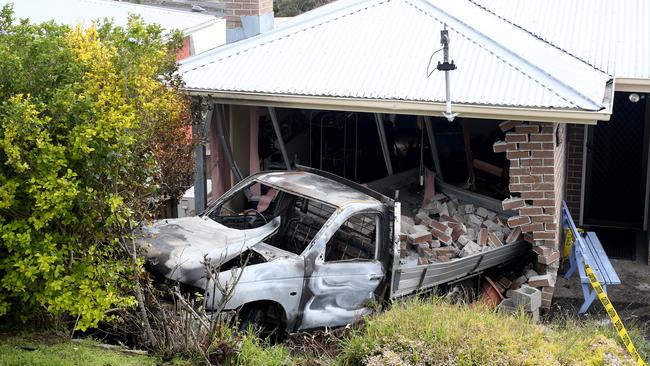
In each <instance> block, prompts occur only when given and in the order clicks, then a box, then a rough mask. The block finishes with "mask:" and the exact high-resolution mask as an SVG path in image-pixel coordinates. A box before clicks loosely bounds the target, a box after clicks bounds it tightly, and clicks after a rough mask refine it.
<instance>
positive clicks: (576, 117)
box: [185, 84, 614, 125]
mask: <svg viewBox="0 0 650 366" xmlns="http://www.w3.org/2000/svg"><path fill="white" fill-rule="evenodd" d="M613 89H614V88H613V87H612V85H611V84H610V85H609V86H608V93H607V97H606V98H605V102H606V105H608V106H609V107H608V108H607V109H604V110H602V111H595V112H594V111H579V110H569V109H544V108H523V107H508V106H486V105H473V104H458V103H454V111H455V112H457V113H459V114H460V117H461V118H462V117H467V118H483V119H509V120H520V121H535V122H559V123H575V124H590V125H594V124H596V122H597V121H609V117H610V115H611V110H612V109H611V107H612V101H613V98H612V96H613V95H612V94H613ZM185 92H186V93H188V94H189V95H202V96H208V97H209V98H210V99H211V100H212V101H213V102H215V103H224V104H237V105H248V106H264V107H278V108H303V109H324V110H333V111H348V112H368V113H389V114H393V113H395V114H410V115H421V116H435V117H439V116H440V113H442V112H444V111H445V103H438V102H436V103H432V102H417V101H406V100H386V99H362V98H342V97H318V96H301V95H287V94H261V93H246V92H221V91H214V90H201V89H189V88H188V89H185Z"/></svg>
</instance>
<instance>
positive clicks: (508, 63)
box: [403, 0, 577, 107]
mask: <svg viewBox="0 0 650 366" xmlns="http://www.w3.org/2000/svg"><path fill="white" fill-rule="evenodd" d="M403 1H404V2H406V3H407V4H409V5H411V6H412V7H414V8H415V9H417V10H419V11H421V12H423V13H424V14H426V15H428V16H430V17H432V18H434V19H436V20H437V21H439V22H440V23H443V24H447V26H448V27H449V28H450V29H452V30H454V31H455V32H456V33H457V34H458V35H459V36H461V37H463V38H465V39H467V40H468V41H470V42H472V43H474V44H475V45H477V46H478V47H480V48H481V49H483V50H485V51H487V52H488V53H489V54H491V55H492V56H494V57H496V58H497V59H498V60H499V61H501V62H503V63H504V64H506V65H508V66H510V67H511V68H513V69H515V70H517V71H518V72H519V73H521V74H522V75H524V76H526V77H528V78H529V79H531V80H532V81H534V82H535V83H537V84H539V85H540V86H542V87H543V88H545V89H546V90H548V91H550V92H551V93H553V94H555V95H556V96H558V97H559V98H560V99H562V100H564V101H565V102H567V103H569V104H571V105H574V106H576V107H577V105H576V103H575V102H573V101H571V100H569V99H567V98H566V97H565V96H563V95H561V94H560V93H558V92H557V91H555V90H554V89H552V88H551V87H550V86H548V85H546V84H544V83H542V82H541V81H540V80H538V79H537V78H535V77H533V76H532V75H530V74H529V73H526V72H524V71H523V70H521V69H520V68H519V67H517V66H515V65H513V64H512V63H510V62H508V61H506V60H505V59H504V58H503V57H501V56H499V55H497V54H496V53H494V52H493V51H492V50H490V49H489V48H487V47H486V46H485V45H483V44H480V43H478V42H477V41H475V40H474V39H472V38H470V37H467V36H466V35H465V34H463V33H461V32H459V31H458V29H455V28H454V27H452V26H451V25H449V24H448V23H447V22H444V21H442V20H441V19H438V18H437V17H436V16H434V15H433V14H431V13H428V12H427V11H425V10H424V9H421V8H420V7H418V6H417V5H415V4H414V3H413V2H412V1H411V0H403ZM424 1H426V0H424ZM432 6H433V4H432ZM445 14H447V13H445ZM447 15H448V16H449V17H451V18H453V19H456V18H455V17H453V16H451V15H449V14H447ZM456 20H458V19H456ZM459 22H460V21H459ZM461 23H463V22H461ZM463 24H465V23H463ZM465 25H466V26H467V27H468V28H471V29H472V30H474V31H475V32H476V33H479V32H478V31H476V30H475V29H474V28H472V27H470V26H469V25H467V24H465ZM486 38H489V37H487V36H486ZM493 42H494V43H495V44H499V43H498V42H496V41H493ZM499 46H500V47H501V48H503V46H501V45H500V44H499ZM515 55H516V54H515ZM517 56H518V55H517Z"/></svg>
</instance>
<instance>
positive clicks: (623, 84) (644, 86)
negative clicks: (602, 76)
mask: <svg viewBox="0 0 650 366" xmlns="http://www.w3.org/2000/svg"><path fill="white" fill-rule="evenodd" d="M616 91H622V92H637V93H650V79H637V78H616Z"/></svg>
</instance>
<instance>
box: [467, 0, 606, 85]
mask: <svg viewBox="0 0 650 366" xmlns="http://www.w3.org/2000/svg"><path fill="white" fill-rule="evenodd" d="M468 1H470V2H471V3H473V4H474V5H476V6H478V7H479V8H481V9H483V10H485V11H487V12H488V13H490V14H492V15H494V16H496V17H497V18H499V19H501V20H503V21H504V22H506V23H509V24H512V25H513V26H514V27H517V28H519V29H521V30H523V31H524V32H526V33H528V34H530V35H531V36H533V37H535V38H537V39H539V40H540V41H542V42H544V43H546V44H548V45H550V46H552V47H554V48H556V49H558V50H560V51H562V52H564V53H566V54H567V55H569V56H571V57H573V58H575V59H576V60H580V61H582V62H583V63H584V64H586V65H589V66H591V67H592V68H594V70H597V71H600V72H602V73H605V74H607V75H609V76H613V75H610V74H609V73H608V72H607V71H606V70H603V69H601V68H599V67H598V66H596V65H594V64H592V63H590V62H589V61H587V60H585V59H583V58H582V57H580V56H578V55H575V54H573V53H571V52H569V51H568V50H566V49H564V48H562V47H560V46H558V45H556V44H555V43H552V42H551V41H549V40H547V39H545V38H542V37H541V36H539V35H537V34H535V33H533V32H532V31H530V30H528V29H526V28H524V27H523V26H521V25H519V24H517V23H514V22H512V21H510V20H508V19H506V18H505V17H503V16H501V15H499V14H497V13H496V12H494V11H492V10H491V9H488V8H487V7H486V6H483V5H481V4H479V3H478V2H477V1H476V0H468Z"/></svg>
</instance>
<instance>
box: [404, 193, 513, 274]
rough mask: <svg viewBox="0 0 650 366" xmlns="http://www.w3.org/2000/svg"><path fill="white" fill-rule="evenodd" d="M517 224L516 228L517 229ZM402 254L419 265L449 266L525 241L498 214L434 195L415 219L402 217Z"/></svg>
mask: <svg viewBox="0 0 650 366" xmlns="http://www.w3.org/2000/svg"><path fill="white" fill-rule="evenodd" d="M514 224H516V223H513V225H512V226H515V225H514ZM401 225H402V226H401V233H400V254H401V257H402V258H406V257H411V256H413V255H416V256H417V264H418V265H425V264H430V263H437V262H448V261H450V260H452V259H454V258H462V257H467V256H470V255H473V254H477V253H481V252H485V251H488V250H491V249H494V248H497V247H500V246H503V245H505V244H510V243H514V242H516V241H517V240H519V239H520V238H521V235H522V234H521V229H520V228H518V227H515V228H514V229H510V228H509V227H508V225H507V224H506V223H504V222H503V221H502V220H501V219H500V218H499V217H498V216H497V214H496V213H495V212H492V211H490V210H487V209H485V208H483V207H475V206H474V205H473V204H471V203H462V202H459V200H458V199H457V198H450V197H448V196H447V195H445V194H442V193H438V194H436V195H434V196H433V197H432V198H431V200H429V201H428V202H427V203H426V204H425V205H423V206H422V207H420V209H419V210H418V211H417V213H416V214H415V216H414V217H409V216H404V215H403V216H402V217H401Z"/></svg>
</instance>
